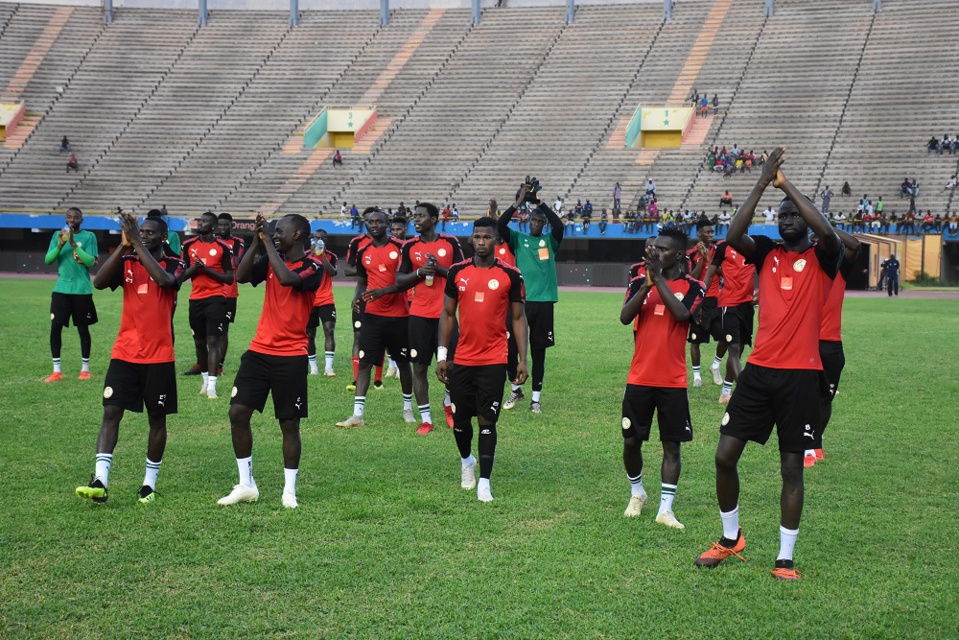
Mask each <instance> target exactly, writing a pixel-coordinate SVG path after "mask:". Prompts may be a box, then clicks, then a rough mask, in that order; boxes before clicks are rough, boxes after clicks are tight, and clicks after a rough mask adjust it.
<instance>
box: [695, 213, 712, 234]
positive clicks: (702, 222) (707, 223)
mask: <svg viewBox="0 0 959 640" xmlns="http://www.w3.org/2000/svg"><path fill="white" fill-rule="evenodd" d="M711 226H713V223H712V220H710V219H709V218H707V217H706V216H703V217H702V218H700V219H699V220H697V221H696V231H699V230H700V229H702V228H703V227H711Z"/></svg>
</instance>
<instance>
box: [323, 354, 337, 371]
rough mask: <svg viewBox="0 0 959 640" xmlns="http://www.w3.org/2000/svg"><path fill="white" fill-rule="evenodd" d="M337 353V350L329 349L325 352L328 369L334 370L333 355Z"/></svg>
mask: <svg viewBox="0 0 959 640" xmlns="http://www.w3.org/2000/svg"><path fill="white" fill-rule="evenodd" d="M335 354H336V352H335V351H327V352H325V356H324V357H325V358H326V370H327V371H333V356H334V355H335Z"/></svg>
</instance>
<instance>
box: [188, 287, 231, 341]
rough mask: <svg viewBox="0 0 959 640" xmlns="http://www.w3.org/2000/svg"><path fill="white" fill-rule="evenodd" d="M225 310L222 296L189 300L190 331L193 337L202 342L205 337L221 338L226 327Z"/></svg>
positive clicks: (224, 299) (224, 300)
mask: <svg viewBox="0 0 959 640" xmlns="http://www.w3.org/2000/svg"><path fill="white" fill-rule="evenodd" d="M226 309H227V307H226V298H225V297H224V296H212V297H209V298H203V299H201V300H190V329H192V330H193V337H194V338H200V339H201V340H203V339H205V338H206V337H207V336H214V337H216V336H222V335H223V332H224V331H225V330H226V325H227V318H226Z"/></svg>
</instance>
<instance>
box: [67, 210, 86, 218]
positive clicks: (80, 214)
mask: <svg viewBox="0 0 959 640" xmlns="http://www.w3.org/2000/svg"><path fill="white" fill-rule="evenodd" d="M71 211H76V212H77V215H78V216H80V217H81V218H82V217H83V212H82V211H80V209H79V207H70V208H69V209H67V213H70V212H71Z"/></svg>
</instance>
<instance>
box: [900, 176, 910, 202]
mask: <svg viewBox="0 0 959 640" xmlns="http://www.w3.org/2000/svg"><path fill="white" fill-rule="evenodd" d="M911 187H912V185H911V184H910V183H909V178H903V179H902V183H901V184H900V185H899V197H900V198H905V197H906V196H908V195H909V189H910V188H911Z"/></svg>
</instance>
